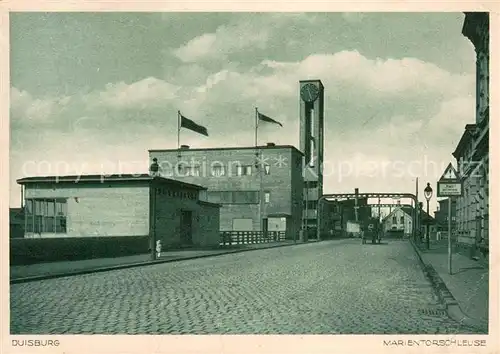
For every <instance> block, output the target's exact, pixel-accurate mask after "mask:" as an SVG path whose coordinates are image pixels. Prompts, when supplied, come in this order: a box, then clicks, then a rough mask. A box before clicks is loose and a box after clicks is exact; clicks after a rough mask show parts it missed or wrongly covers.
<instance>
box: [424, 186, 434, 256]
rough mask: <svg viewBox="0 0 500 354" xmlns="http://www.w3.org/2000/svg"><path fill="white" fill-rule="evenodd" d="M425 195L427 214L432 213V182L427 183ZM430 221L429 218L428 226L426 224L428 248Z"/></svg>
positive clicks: (428, 246)
mask: <svg viewBox="0 0 500 354" xmlns="http://www.w3.org/2000/svg"><path fill="white" fill-rule="evenodd" d="M424 196H425V200H426V201H427V215H430V214H429V200H430V199H431V198H432V188H431V184H430V183H427V187H425V189H424ZM429 222H430V220H428V221H427V222H426V224H427V226H426V234H427V235H426V237H425V238H426V243H427V249H429V248H430V245H429V242H430V240H429V231H430V227H429V226H430V225H429Z"/></svg>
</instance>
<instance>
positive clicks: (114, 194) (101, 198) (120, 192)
mask: <svg viewBox="0 0 500 354" xmlns="http://www.w3.org/2000/svg"><path fill="white" fill-rule="evenodd" d="M17 182H18V183H19V184H21V185H23V186H24V190H25V193H24V195H25V223H26V230H25V237H28V238H29V237H31V238H33V237H92V236H93V237H114V236H154V239H155V240H160V241H161V242H162V245H164V246H167V247H168V246H213V245H219V242H220V234H219V207H220V206H219V205H218V204H214V203H209V202H206V201H203V200H202V198H200V197H201V196H202V194H203V192H204V191H205V190H206V188H204V187H201V186H197V185H193V184H188V183H183V182H179V181H175V180H171V179H166V178H161V177H156V178H153V177H150V176H149V175H148V174H143V175H121V176H106V177H104V176H98V175H84V176H51V177H27V178H22V179H19V180H18V181H17Z"/></svg>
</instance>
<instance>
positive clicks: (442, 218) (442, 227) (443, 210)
mask: <svg viewBox="0 0 500 354" xmlns="http://www.w3.org/2000/svg"><path fill="white" fill-rule="evenodd" d="M438 203H439V207H438V210H437V211H435V212H434V218H435V219H436V229H437V231H442V232H447V231H448V198H446V199H442V200H438ZM456 225H457V200H456V199H455V198H452V199H451V229H452V231H454V230H455V229H456Z"/></svg>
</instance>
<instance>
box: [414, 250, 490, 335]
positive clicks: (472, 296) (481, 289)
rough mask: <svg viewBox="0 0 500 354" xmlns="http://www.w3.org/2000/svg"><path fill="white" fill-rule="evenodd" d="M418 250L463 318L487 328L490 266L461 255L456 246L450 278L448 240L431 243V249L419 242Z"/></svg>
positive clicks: (453, 251)
mask: <svg viewBox="0 0 500 354" xmlns="http://www.w3.org/2000/svg"><path fill="white" fill-rule="evenodd" d="M416 248H417V250H418V253H419V254H420V257H421V259H422V261H423V263H424V264H425V265H427V266H428V265H431V266H432V268H434V270H435V273H437V275H438V276H439V278H441V279H440V280H442V282H443V283H444V285H445V286H446V288H447V290H448V291H449V293H451V295H452V296H453V298H454V300H456V303H457V304H458V306H459V308H460V310H461V312H462V313H463V315H465V317H468V318H469V320H472V322H473V323H474V324H475V325H477V326H479V327H481V328H485V329H487V328H488V308H489V307H488V305H489V304H488V294H489V270H488V267H487V265H485V264H484V263H481V262H477V261H474V260H472V259H470V258H469V257H467V256H465V255H463V254H460V253H458V250H456V249H455V247H453V248H452V262H451V264H452V274H451V275H450V274H449V272H448V243H447V241H446V240H443V241H433V242H431V244H430V249H429V250H427V249H426V245H425V243H417V245H416ZM451 301H452V300H451ZM445 302H446V301H445ZM450 303H451V302H450ZM463 315H462V316H463Z"/></svg>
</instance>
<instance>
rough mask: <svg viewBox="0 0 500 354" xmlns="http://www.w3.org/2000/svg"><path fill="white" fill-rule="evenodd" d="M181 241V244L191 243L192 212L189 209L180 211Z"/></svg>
mask: <svg viewBox="0 0 500 354" xmlns="http://www.w3.org/2000/svg"><path fill="white" fill-rule="evenodd" d="M181 243H182V244H183V245H191V244H192V243H193V213H192V212H191V211H189V210H182V211H181Z"/></svg>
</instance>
